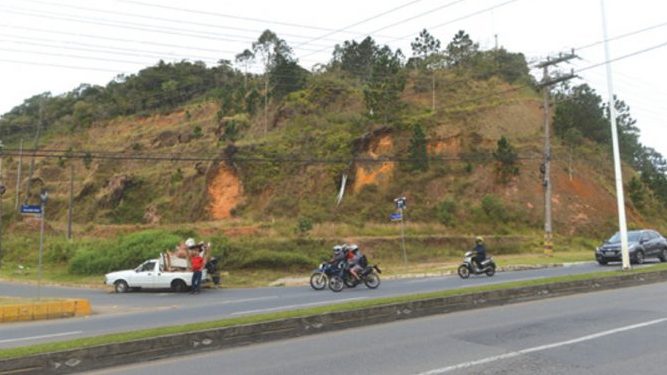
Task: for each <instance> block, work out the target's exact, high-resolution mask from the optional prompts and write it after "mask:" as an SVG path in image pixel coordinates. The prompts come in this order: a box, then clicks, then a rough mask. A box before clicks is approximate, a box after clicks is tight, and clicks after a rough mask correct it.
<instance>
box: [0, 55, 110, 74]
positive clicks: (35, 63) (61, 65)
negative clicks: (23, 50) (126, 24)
mask: <svg viewBox="0 0 667 375" xmlns="http://www.w3.org/2000/svg"><path fill="white" fill-rule="evenodd" d="M0 61H2V62H6V63H10V64H20V65H25V64H28V65H35V66H47V67H51V68H62V69H73V70H90V71H98V72H107V73H114V74H119V73H118V70H111V69H104V68H95V67H87V66H78V65H67V64H53V63H42V62H35V61H31V60H12V59H5V58H1V57H0Z"/></svg>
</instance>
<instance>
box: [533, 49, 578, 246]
mask: <svg viewBox="0 0 667 375" xmlns="http://www.w3.org/2000/svg"><path fill="white" fill-rule="evenodd" d="M575 57H577V56H576V55H575V54H574V51H572V53H570V54H567V55H562V54H561V55H559V56H558V57H557V58H547V60H546V61H544V62H541V63H540V64H538V65H537V66H538V67H539V68H542V69H543V74H544V75H543V77H542V82H541V83H540V87H541V88H542V92H543V94H544V163H543V164H542V168H541V171H542V172H543V173H544V177H543V178H544V179H543V181H542V184H543V186H544V255H547V256H552V255H553V228H552V225H551V193H552V185H551V136H550V134H549V130H550V129H549V116H550V115H549V89H550V87H551V86H553V85H555V84H556V83H559V82H564V81H567V80H569V79H572V78H574V77H575V75H574V74H569V75H564V76H558V77H554V78H551V77H549V67H550V66H552V65H557V64H559V63H562V62H565V61H568V60H571V59H573V58H575Z"/></svg>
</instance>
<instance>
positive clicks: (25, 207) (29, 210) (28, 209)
mask: <svg viewBox="0 0 667 375" xmlns="http://www.w3.org/2000/svg"><path fill="white" fill-rule="evenodd" d="M21 213H22V214H41V213H42V206H39V205H30V204H22V205H21Z"/></svg>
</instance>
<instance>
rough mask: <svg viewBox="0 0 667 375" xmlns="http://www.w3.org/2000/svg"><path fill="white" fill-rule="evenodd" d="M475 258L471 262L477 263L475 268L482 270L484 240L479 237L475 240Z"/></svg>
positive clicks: (484, 251)
mask: <svg viewBox="0 0 667 375" xmlns="http://www.w3.org/2000/svg"><path fill="white" fill-rule="evenodd" d="M475 253H476V254H477V255H475V257H474V258H473V261H474V262H475V263H477V268H479V269H481V268H482V262H483V261H484V259H486V247H484V239H483V238H482V237H481V236H477V237H476V238H475Z"/></svg>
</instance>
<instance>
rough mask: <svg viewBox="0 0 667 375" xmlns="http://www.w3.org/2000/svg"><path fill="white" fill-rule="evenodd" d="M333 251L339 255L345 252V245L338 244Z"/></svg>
mask: <svg viewBox="0 0 667 375" xmlns="http://www.w3.org/2000/svg"><path fill="white" fill-rule="evenodd" d="M333 252H334V254H336V255H338V254H340V253H342V252H343V247H342V246H340V245H336V246H334V247H333Z"/></svg>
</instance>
